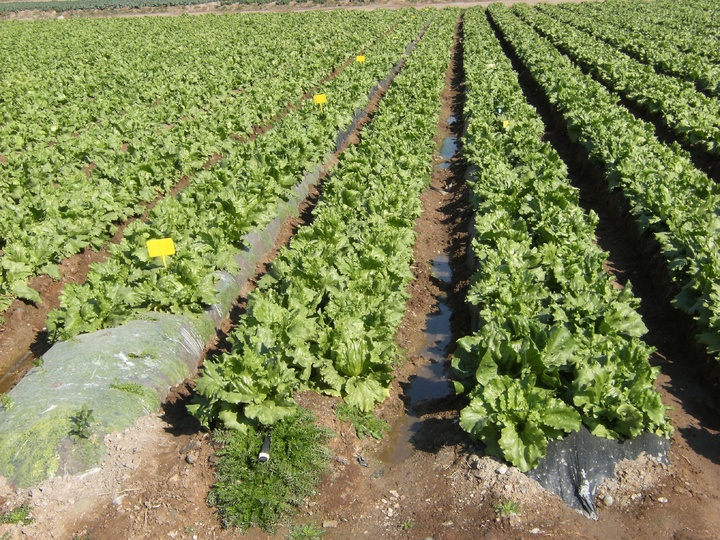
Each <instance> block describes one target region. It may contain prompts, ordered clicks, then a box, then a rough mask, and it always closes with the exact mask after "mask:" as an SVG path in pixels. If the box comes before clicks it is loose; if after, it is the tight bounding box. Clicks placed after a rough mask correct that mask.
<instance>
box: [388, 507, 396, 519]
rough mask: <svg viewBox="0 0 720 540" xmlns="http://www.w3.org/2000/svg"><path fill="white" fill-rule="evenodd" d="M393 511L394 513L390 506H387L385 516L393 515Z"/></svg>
mask: <svg viewBox="0 0 720 540" xmlns="http://www.w3.org/2000/svg"><path fill="white" fill-rule="evenodd" d="M394 513H395V511H394V510H393V509H392V508H388V509H387V516H388V517H393V514H394Z"/></svg>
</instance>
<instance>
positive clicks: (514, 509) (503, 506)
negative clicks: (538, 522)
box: [493, 500, 520, 517]
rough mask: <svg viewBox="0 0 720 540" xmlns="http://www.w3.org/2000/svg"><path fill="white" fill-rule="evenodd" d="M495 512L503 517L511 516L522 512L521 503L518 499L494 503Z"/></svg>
mask: <svg viewBox="0 0 720 540" xmlns="http://www.w3.org/2000/svg"><path fill="white" fill-rule="evenodd" d="M493 507H494V508H495V513H496V514H497V515H498V516H501V517H510V516H514V515H517V514H519V513H520V503H518V502H516V501H510V500H507V501H503V502H501V503H495V504H493Z"/></svg>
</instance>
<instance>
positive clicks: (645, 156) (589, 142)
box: [489, 6, 720, 358]
mask: <svg viewBox="0 0 720 540" xmlns="http://www.w3.org/2000/svg"><path fill="white" fill-rule="evenodd" d="M489 13H490V15H491V17H492V19H493V21H494V22H495V24H497V26H498V27H499V29H500V31H501V32H502V34H503V35H504V37H505V39H507V40H508V41H509V42H510V43H511V45H512V47H513V48H514V50H515V53H516V54H517V55H518V57H519V58H520V60H521V61H522V62H523V64H524V65H525V67H526V68H527V69H528V70H529V72H530V73H531V74H532V76H533V77H534V79H535V80H536V82H537V83H538V85H539V86H540V87H541V88H542V90H543V92H544V93H545V94H546V95H547V97H548V99H549V100H550V102H551V103H553V104H554V105H555V106H556V107H557V108H558V109H559V111H560V112H561V113H562V115H563V117H564V118H565V122H566V123H567V126H568V131H569V134H570V136H571V138H573V139H575V140H577V141H578V142H579V143H580V144H581V145H583V146H584V147H585V148H586V149H587V152H588V155H589V157H590V159H591V160H592V161H593V162H595V163H597V164H599V165H600V166H602V168H603V170H604V171H605V175H606V178H607V181H608V184H609V186H610V187H611V188H613V189H614V188H621V189H622V193H623V195H624V197H625V198H626V199H627V200H628V202H629V205H630V208H631V209H632V213H633V215H634V216H635V218H636V220H637V223H638V225H639V228H640V230H641V231H643V232H645V231H648V232H649V233H651V234H652V235H653V236H654V237H655V239H656V240H657V242H658V244H659V245H660V248H661V250H662V253H663V255H664V257H665V258H666V260H667V268H668V271H669V274H670V276H671V277H672V279H673V280H674V281H675V283H676V284H677V288H678V290H679V293H678V295H677V296H676V297H675V299H674V301H673V303H674V305H675V306H676V307H677V308H678V309H680V310H681V311H683V312H685V313H686V314H687V315H689V316H691V317H692V318H694V319H695V321H696V323H697V326H698V328H699V334H698V339H699V341H700V342H701V343H702V344H704V345H705V346H706V347H707V351H708V352H709V353H710V354H711V355H713V356H715V357H716V358H717V357H719V356H720V249H718V248H719V244H718V238H720V236H719V235H718V233H719V232H720V215H718V212H719V210H718V209H720V185H718V184H717V183H715V182H713V181H712V180H711V179H709V178H708V177H707V176H706V175H705V174H703V173H702V172H700V171H699V170H698V169H697V168H695V166H694V165H693V163H692V162H691V161H690V160H689V159H688V157H687V154H686V153H685V152H684V151H682V150H681V149H679V148H678V147H677V145H673V146H666V145H664V144H662V143H660V142H659V141H658V140H657V138H656V137H655V135H654V130H653V127H652V126H651V125H649V124H647V123H645V122H643V121H641V120H639V119H637V118H635V117H634V116H633V115H632V114H630V113H629V112H628V111H627V109H625V108H623V107H621V106H620V105H619V104H618V98H617V96H615V95H613V94H611V93H610V92H609V91H608V90H607V89H606V88H605V87H604V86H602V85H601V84H600V83H598V82H596V81H594V80H593V79H592V78H591V77H590V76H588V75H585V74H583V73H582V71H581V70H580V68H579V67H577V66H576V65H574V64H573V63H572V62H571V61H570V60H569V59H568V58H567V57H565V56H563V55H562V54H560V53H559V52H558V51H557V50H556V49H555V48H554V47H553V46H552V45H551V44H550V43H549V42H548V41H547V40H545V39H543V38H541V37H540V36H539V35H538V34H537V33H536V32H535V31H534V30H533V29H532V28H531V27H530V26H528V25H527V24H525V23H524V22H522V21H521V20H520V19H519V18H518V17H516V16H515V15H514V14H513V13H512V12H511V11H510V10H508V9H503V8H502V7H500V6H493V7H491V8H490V10H489Z"/></svg>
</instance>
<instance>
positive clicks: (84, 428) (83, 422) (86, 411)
mask: <svg viewBox="0 0 720 540" xmlns="http://www.w3.org/2000/svg"><path fill="white" fill-rule="evenodd" d="M94 421H95V419H94V418H93V415H92V409H91V408H89V407H88V406H87V405H83V406H82V407H81V408H80V410H79V411H78V412H76V413H75V415H74V416H71V417H70V422H71V423H72V427H71V428H70V436H71V437H73V438H75V439H89V438H90V435H91V432H90V425H91V423H92V422H94Z"/></svg>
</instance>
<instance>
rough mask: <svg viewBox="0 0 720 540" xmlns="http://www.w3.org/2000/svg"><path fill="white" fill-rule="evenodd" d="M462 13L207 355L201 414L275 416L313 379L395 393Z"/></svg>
mask: <svg viewBox="0 0 720 540" xmlns="http://www.w3.org/2000/svg"><path fill="white" fill-rule="evenodd" d="M457 17H458V12H457V10H443V11H441V12H439V13H438V15H437V18H436V19H435V20H434V22H433V23H432V25H431V26H430V27H429V29H428V31H427V32H426V34H425V35H424V37H423V39H422V40H421V41H420V42H419V44H418V46H417V47H416V48H415V49H414V50H413V52H412V54H411V55H410V57H409V59H408V61H407V63H406V64H405V66H404V68H403V71H402V72H401V73H400V74H399V75H398V76H397V77H396V79H395V81H394V82H393V84H392V85H391V86H390V89H389V90H388V92H387V94H386V95H385V97H384V98H383V100H382V102H381V103H380V106H379V109H378V111H377V113H376V115H375V116H374V117H373V119H372V122H371V124H370V125H369V126H367V127H366V128H365V129H364V130H363V137H362V141H361V143H360V144H359V145H358V146H357V147H353V148H351V149H349V150H348V151H346V152H345V153H344V154H343V155H342V157H341V159H340V163H339V164H338V166H337V167H336V169H335V170H334V172H333V175H332V177H331V178H330V179H329V180H328V181H326V182H325V183H324V184H323V190H322V195H321V199H320V201H319V203H318V205H317V207H316V208H315V210H314V212H313V222H312V224H310V225H307V226H304V227H302V228H301V229H300V230H299V231H298V233H297V234H296V235H295V236H294V237H293V239H292V240H291V242H290V244H289V246H288V247H286V248H284V249H283V250H282V251H281V252H280V253H279V255H278V256H277V258H276V259H275V260H274V262H273V264H272V268H271V270H270V272H269V273H268V274H267V275H266V276H265V277H264V278H263V279H262V280H261V281H260V282H259V283H258V287H257V289H255V290H254V291H253V292H252V293H251V294H250V296H249V299H248V308H247V313H246V315H245V316H243V318H242V319H241V321H240V324H239V325H238V327H237V328H236V329H235V330H234V331H233V333H232V334H231V341H232V350H231V351H230V352H229V353H227V354H225V355H223V356H222V357H220V358H218V359H216V360H212V361H206V363H205V364H204V369H203V374H202V376H201V377H200V379H198V381H197V385H196V392H197V397H196V403H195V404H194V405H192V406H191V410H192V412H193V413H194V414H196V415H197V416H198V418H200V419H201V420H202V421H203V422H205V423H210V422H212V421H214V420H215V419H219V420H220V421H221V424H222V425H224V426H225V427H228V428H234V429H238V430H243V429H245V428H246V426H247V425H249V424H252V423H256V422H260V423H263V424H268V423H272V422H275V421H277V420H279V419H281V418H283V417H285V416H287V415H289V414H292V413H293V411H294V410H295V403H294V400H293V393H294V392H296V391H298V390H302V389H308V388H310V389H314V390H317V391H321V392H325V393H328V394H331V395H339V396H342V397H344V399H345V401H346V402H347V403H349V404H350V405H352V406H355V407H357V408H359V409H361V410H363V411H369V410H372V409H373V408H374V406H375V404H377V403H378V402H380V401H382V400H383V399H384V398H385V397H386V396H387V395H388V393H389V385H390V381H391V378H392V369H393V363H394V362H395V360H396V359H397V350H396V345H395V333H396V331H397V328H398V327H399V325H400V323H401V320H402V317H403V313H404V311H405V302H406V300H407V292H406V286H407V285H408V283H409V282H410V281H411V280H412V278H413V275H412V272H411V271H410V265H411V264H412V257H413V245H414V243H415V232H414V225H415V218H416V217H417V216H418V215H419V214H420V212H421V210H422V204H421V201H420V194H421V192H422V191H423V190H424V189H425V188H426V187H427V185H428V184H429V180H430V176H431V173H432V166H431V163H432V157H433V152H434V150H435V144H434V137H435V133H436V129H437V123H438V118H439V111H440V94H441V92H442V89H443V87H444V82H445V72H446V70H447V67H448V65H449V62H450V53H451V49H452V47H451V44H452V40H453V35H454V30H455V24H456V20H457Z"/></svg>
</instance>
